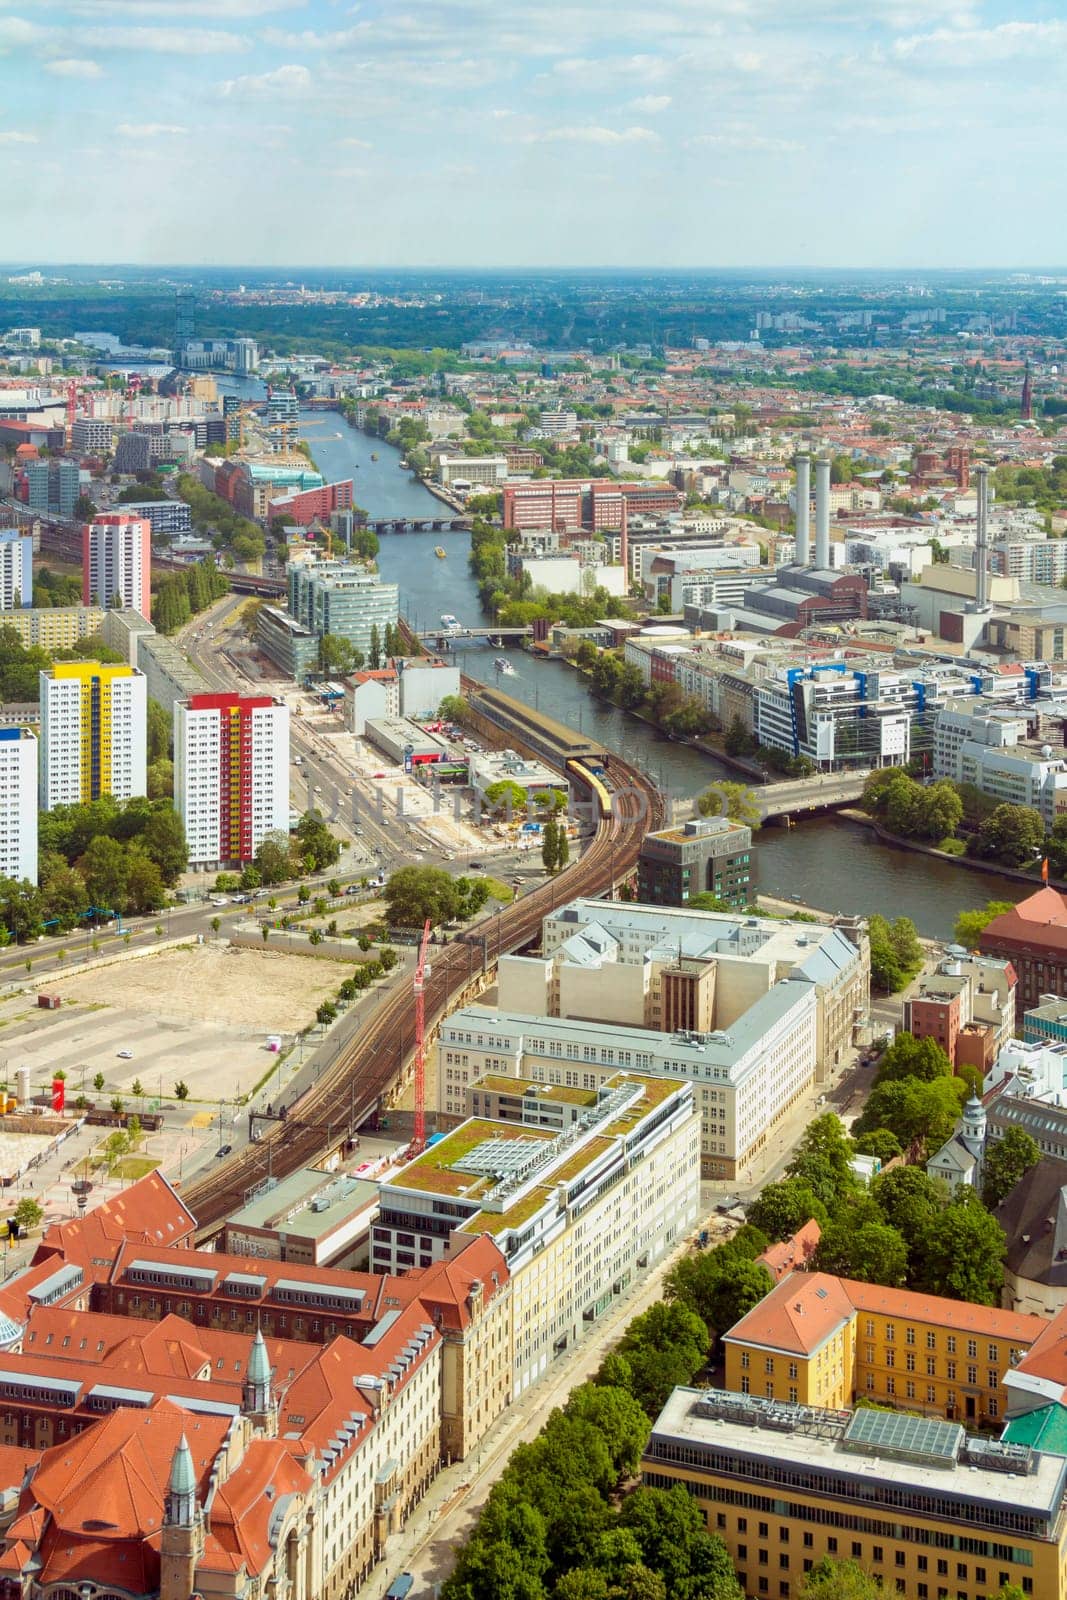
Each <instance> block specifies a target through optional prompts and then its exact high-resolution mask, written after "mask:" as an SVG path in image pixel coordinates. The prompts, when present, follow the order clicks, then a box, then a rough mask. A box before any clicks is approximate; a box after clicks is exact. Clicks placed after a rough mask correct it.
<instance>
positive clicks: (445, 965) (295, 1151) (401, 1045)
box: [182, 757, 664, 1239]
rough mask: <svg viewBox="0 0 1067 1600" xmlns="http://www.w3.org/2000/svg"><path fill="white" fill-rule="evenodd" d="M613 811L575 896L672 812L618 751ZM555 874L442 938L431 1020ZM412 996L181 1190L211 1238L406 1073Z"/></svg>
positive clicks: (617, 868) (519, 938) (522, 934)
mask: <svg viewBox="0 0 1067 1600" xmlns="http://www.w3.org/2000/svg"><path fill="white" fill-rule="evenodd" d="M611 777H612V782H613V785H614V794H613V812H614V815H613V816H612V817H604V816H602V815H601V816H600V817H599V819H598V823H597V830H596V836H595V838H594V839H593V841H592V843H591V844H590V845H589V847H588V848H587V849H586V850H585V851H584V852H583V854H582V855H581V856H580V857H579V858H578V860H576V861H575V862H574V863H573V865H572V866H570V867H567V868H566V869H565V872H564V874H563V881H564V885H565V889H566V896H567V898H573V897H577V896H579V895H589V894H596V893H598V892H599V891H600V890H602V889H603V888H605V887H606V886H607V885H608V884H609V883H610V882H611V881H612V876H613V875H614V876H615V877H618V875H619V874H620V873H621V872H624V871H626V870H627V869H628V868H629V867H630V866H632V865H633V863H634V862H635V861H636V859H637V855H638V851H639V850H640V848H641V841H642V839H643V838H644V836H645V834H646V833H647V832H648V831H649V829H650V828H656V827H659V826H660V825H661V823H662V821H663V815H664V807H663V801H662V798H661V796H660V794H659V792H658V790H657V789H656V788H655V787H654V785H653V784H652V782H651V780H650V779H649V778H647V777H646V776H645V774H644V773H642V772H640V771H639V770H638V769H637V768H636V767H633V766H631V765H630V764H629V763H628V762H625V761H623V760H622V759H621V758H618V757H612V760H611ZM558 881H559V880H557V881H556V883H546V884H543V885H541V886H540V887H539V888H537V889H535V890H533V891H532V892H531V893H530V894H528V895H526V896H525V898H523V899H522V900H519V901H517V902H515V903H514V904H513V905H511V906H509V907H507V908H506V909H505V910H503V911H501V912H500V914H499V915H498V916H497V917H495V918H493V921H494V923H496V924H497V926H496V927H493V928H492V929H489V930H488V931H487V934H486V940H487V941H488V948H487V947H486V945H485V944H483V940H482V937H481V936H480V935H473V934H469V935H462V934H461V935H460V936H459V937H457V938H456V939H455V940H454V941H453V942H452V943H451V944H448V945H444V946H434V948H433V960H432V971H431V974H430V977H429V978H428V980H427V983H426V1020H427V1026H428V1027H429V1026H431V1025H432V1024H436V1022H437V1021H439V1020H440V1018H441V1017H442V1016H443V1015H445V1013H446V1012H447V1011H448V1009H449V1007H450V1006H451V1005H452V1004H454V1002H455V1000H456V998H457V996H458V995H460V994H461V993H462V991H463V989H464V987H465V986H466V984H467V983H468V982H469V981H470V979H471V977H472V976H473V975H474V973H475V972H476V971H478V970H480V966H481V962H482V960H483V955H484V956H486V957H487V958H488V959H489V960H490V961H492V962H495V961H496V959H497V958H498V957H499V956H500V955H502V954H506V953H508V952H509V951H512V950H516V949H518V948H520V947H521V946H522V945H524V944H527V943H529V942H530V941H531V940H532V939H534V938H535V937H536V936H537V934H538V933H539V931H540V927H541V921H542V918H543V917H544V915H545V913H546V912H548V911H549V910H551V909H552V907H553V906H554V905H556V904H558V903H559V900H560V895H559V889H558ZM412 1013H413V1001H412V996H411V993H410V990H409V985H408V984H407V983H406V982H405V983H402V984H397V985H396V986H394V988H393V989H392V991H391V992H386V997H385V999H384V1000H383V1001H382V1002H381V1003H380V1004H379V1006H378V1008H377V1010H376V1011H374V1012H372V1013H371V1015H370V1016H369V1017H368V1018H367V1020H366V1021H365V1022H364V1024H363V1026H362V1027H361V1028H360V1030H359V1032H358V1033H357V1034H356V1036H355V1037H354V1038H353V1039H352V1040H351V1041H350V1042H349V1043H348V1044H347V1045H346V1046H345V1047H344V1048H343V1049H342V1050H341V1051H340V1052H339V1054H338V1057H337V1059H336V1060H335V1061H334V1062H333V1063H332V1064H331V1065H330V1066H329V1067H328V1068H326V1069H325V1070H324V1071H323V1073H322V1075H321V1077H320V1078H319V1080H318V1082H317V1083H315V1084H313V1085H312V1086H311V1087H310V1088H308V1089H306V1090H305V1091H304V1093H303V1094H302V1095H301V1096H300V1098H299V1100H298V1101H297V1102H296V1103H295V1104H294V1105H293V1106H291V1107H290V1108H289V1112H288V1117H287V1120H286V1121H285V1122H280V1123H277V1124H275V1125H274V1126H273V1127H272V1128H271V1131H270V1133H269V1134H268V1135H267V1137H265V1138H264V1139H262V1140H260V1141H259V1142H258V1143H256V1144H249V1145H248V1146H247V1147H246V1148H245V1149H244V1150H242V1151H241V1152H240V1153H239V1154H238V1155H236V1156H234V1157H233V1158H232V1159H231V1160H229V1161H227V1162H226V1164H225V1165H224V1166H221V1167H220V1168H219V1169H218V1170H217V1171H215V1172H211V1173H209V1174H208V1175H207V1176H206V1177H203V1178H201V1179H200V1180H199V1181H198V1182H196V1183H192V1184H189V1185H188V1186H187V1188H186V1189H185V1190H184V1191H183V1195H182V1198H183V1200H184V1201H185V1203H186V1204H187V1205H188V1206H189V1208H190V1210H191V1211H192V1213H193V1215H194V1216H195V1217H196V1219H197V1224H198V1235H199V1237H200V1238H201V1239H203V1238H208V1237H210V1236H211V1235H212V1234H215V1233H217V1232H218V1231H219V1229H220V1227H221V1225H222V1224H223V1223H224V1222H225V1220H226V1218H227V1217H228V1216H230V1215H231V1214H232V1213H233V1212H234V1211H236V1210H238V1209H239V1208H240V1207H241V1206H242V1205H243V1204H244V1202H245V1198H246V1196H247V1195H248V1193H249V1191H250V1190H251V1189H253V1188H255V1187H256V1186H257V1185H258V1184H260V1183H262V1182H263V1180H264V1179H265V1178H267V1177H268V1176H273V1177H278V1178H280V1177H285V1176H287V1175H288V1174H289V1173H291V1172H295V1171H297V1170H298V1169H299V1168H300V1167H302V1166H307V1165H308V1164H309V1163H311V1162H313V1161H315V1160H316V1159H317V1158H318V1157H319V1156H320V1155H323V1154H325V1152H326V1151H327V1150H329V1149H331V1148H332V1147H333V1146H334V1145H335V1144H336V1143H337V1141H338V1139H339V1138H341V1137H343V1136H345V1135H347V1134H349V1133H355V1131H356V1129H357V1128H359V1127H360V1126H361V1124H362V1123H363V1122H365V1121H366V1120H367V1118H368V1117H369V1116H371V1115H372V1114H373V1113H374V1112H375V1111H376V1110H378V1109H379V1108H380V1106H381V1104H382V1102H383V1101H384V1100H385V1098H386V1097H387V1095H388V1094H389V1093H390V1091H391V1090H392V1089H393V1087H394V1086H395V1084H396V1083H397V1082H398V1081H399V1080H400V1078H401V1077H402V1075H403V1070H404V1065H405V1062H406V1059H407V1056H408V1055H409V1054H410V1051H411V1049H412V1047H413V1042H414V1041H413V1018H412Z"/></svg>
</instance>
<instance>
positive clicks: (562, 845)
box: [541, 817, 571, 872]
mask: <svg viewBox="0 0 1067 1600" xmlns="http://www.w3.org/2000/svg"><path fill="white" fill-rule="evenodd" d="M570 858H571V845H570V840H569V838H568V837H567V824H566V823H565V822H562V821H557V820H556V818H555V817H549V819H548V821H547V822H544V823H542V825H541V861H542V863H543V865H544V868H545V871H546V872H561V871H562V869H563V868H564V867H565V866H566V865H567V862H568V861H569V860H570Z"/></svg>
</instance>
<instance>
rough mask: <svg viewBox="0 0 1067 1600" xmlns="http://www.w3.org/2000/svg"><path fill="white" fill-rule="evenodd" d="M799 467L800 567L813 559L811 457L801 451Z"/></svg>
mask: <svg viewBox="0 0 1067 1600" xmlns="http://www.w3.org/2000/svg"><path fill="white" fill-rule="evenodd" d="M796 469H797V517H796V522H797V554H796V564H797V566H798V567H806V566H807V564H808V562H809V561H810V560H811V457H810V456H809V455H806V454H804V453H803V452H801V454H799V455H798V456H797V459H796Z"/></svg>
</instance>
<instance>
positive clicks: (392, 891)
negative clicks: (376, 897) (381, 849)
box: [385, 867, 464, 928]
mask: <svg viewBox="0 0 1067 1600" xmlns="http://www.w3.org/2000/svg"><path fill="white" fill-rule="evenodd" d="M462 882H464V880H463V879H456V878H453V877H451V876H450V874H449V873H447V872H445V871H444V869H443V868H442V867H401V868H400V869H399V871H397V872H394V873H393V874H392V876H391V877H390V878H389V880H388V882H387V883H386V886H385V901H386V905H387V907H388V918H389V922H390V923H391V924H392V925H393V926H394V927H399V928H416V927H417V928H421V927H422V925H423V923H424V922H425V921H426V918H427V917H429V919H430V921H431V923H433V924H435V925H436V924H438V923H441V922H449V921H450V920H451V919H452V918H453V917H455V916H456V915H458V913H459V911H460V908H461V901H462V891H461V889H460V887H459V885H460V884H461V883H462Z"/></svg>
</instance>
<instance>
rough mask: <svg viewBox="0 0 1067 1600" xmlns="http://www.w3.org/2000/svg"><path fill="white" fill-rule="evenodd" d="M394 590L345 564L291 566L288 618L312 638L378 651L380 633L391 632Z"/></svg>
mask: <svg viewBox="0 0 1067 1600" xmlns="http://www.w3.org/2000/svg"><path fill="white" fill-rule="evenodd" d="M398 609H399V590H398V588H397V585H396V584H395V583H383V582H382V580H381V576H380V574H379V573H377V572H372V571H371V570H370V569H369V568H367V567H364V566H361V565H359V563H357V562H348V561H309V562H292V563H290V566H289V614H290V616H292V617H294V618H295V619H296V621H297V622H298V623H299V624H300V625H301V626H302V627H304V628H306V629H307V630H308V631H309V632H310V633H313V634H314V635H315V637H316V638H322V636H323V635H324V634H327V633H329V634H333V635H334V636H335V637H338V638H341V639H347V640H348V642H349V644H351V645H353V646H354V647H355V648H356V649H357V650H360V651H362V653H363V656H364V658H365V659H366V658H369V657H370V656H371V655H372V654H373V648H374V645H375V643H376V644H377V648H378V649H379V650H381V649H382V648H384V645H385V631H386V629H387V628H395V627H396V622H397V616H398Z"/></svg>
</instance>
